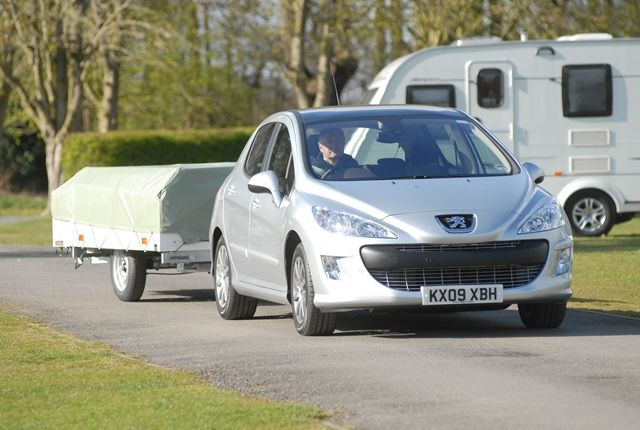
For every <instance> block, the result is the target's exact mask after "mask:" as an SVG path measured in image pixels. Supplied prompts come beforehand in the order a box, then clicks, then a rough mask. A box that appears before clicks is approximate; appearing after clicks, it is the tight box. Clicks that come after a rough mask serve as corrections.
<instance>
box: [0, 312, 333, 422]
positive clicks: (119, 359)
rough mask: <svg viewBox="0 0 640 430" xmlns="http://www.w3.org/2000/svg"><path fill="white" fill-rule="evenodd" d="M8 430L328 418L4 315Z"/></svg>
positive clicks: (2, 388)
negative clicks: (225, 388)
mask: <svg viewBox="0 0 640 430" xmlns="http://www.w3.org/2000/svg"><path fill="white" fill-rule="evenodd" d="M0 381H2V383H1V384H0V427H1V428H3V429H48V428H51V429H58V428H64V429H76V428H77V429H91V428H100V429H118V430H120V429H137V428H145V429H154V428H175V429H198V428H215V429H238V428H243V429H254V428H255V429H316V428H323V425H322V423H321V421H320V420H321V419H322V418H323V417H324V415H323V413H322V412H321V411H320V410H318V409H316V408H312V407H307V406H301V405H294V404H290V403H274V402H267V401H261V400H256V399H250V398H246V397H244V396H241V395H240V394H235V393H231V392H226V391H221V390H218V389H215V388H213V387H211V386H210V385H207V384H206V383H204V382H202V381H200V380H199V379H198V378H197V377H196V376H195V375H192V374H190V373H187V372H182V371H172V370H166V369H161V368H157V367H155V366H151V365H148V364H145V363H143V362H141V361H139V360H137V359H135V358H132V357H127V356H123V355H121V354H116V353H114V352H113V351H112V350H111V349H110V348H109V347H108V346H105V345H103V344H99V343H95V342H86V341H81V340H78V339H76V338H74V337H72V336H69V335H66V334H62V333H59V332H56V331H54V330H52V329H50V328H48V327H46V326H45V325H43V324H40V323H37V322H34V321H31V320H28V319H25V318H22V317H18V316H15V315H12V314H10V313H9V312H7V311H6V310H4V309H2V308H0Z"/></svg>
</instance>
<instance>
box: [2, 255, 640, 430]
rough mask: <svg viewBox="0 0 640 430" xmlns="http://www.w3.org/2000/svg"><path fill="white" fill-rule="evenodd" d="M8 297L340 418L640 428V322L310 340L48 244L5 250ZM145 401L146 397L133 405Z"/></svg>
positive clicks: (494, 326) (384, 423)
mask: <svg viewBox="0 0 640 430" xmlns="http://www.w3.org/2000/svg"><path fill="white" fill-rule="evenodd" d="M0 302H1V303H4V304H8V305H9V306H11V307H12V308H13V309H16V310H18V311H19V312H22V313H24V314H27V315H29V316H32V317H35V318H37V319H39V320H41V321H44V322H46V323H48V324H50V325H51V326H53V327H54V328H57V329H60V330H63V331H67V332H71V333H74V334H76V335H78V336H80V337H82V338H86V339H91V340H98V341H102V342H106V343H109V344H112V345H114V346H115V347H116V348H118V349H120V350H123V351H127V352H131V353H133V354H136V355H138V356H140V357H141V358H143V359H144V360H146V361H148V362H151V363H155V364H158V365H162V366H166V367H176V368H181V369H187V370H190V371H193V372H195V373H198V374H200V375H202V376H203V377H204V378H206V379H207V380H209V381H211V382H212V383H214V384H216V385H218V386H220V387H224V388H229V389H234V390H239V391H242V392H245V393H249V394H253V395H258V396H262V397H267V398H271V399H276V400H285V399H286V400H291V401H295V402H301V403H309V404H314V405H319V406H321V407H323V408H325V409H327V410H330V411H336V418H335V419H334V421H336V422H340V423H343V424H346V425H350V426H354V427H356V428H361V429H389V428H393V429H399V428H405V429H414V428H438V429H449V428H452V429H460V428H474V429H507V428H510V429H511V428H525V429H538V428H544V429H573V428H580V429H602V428H617V429H630V428H638V423H639V422H640V320H638V319H630V318H619V317H614V316H607V315H600V314H594V313H588V312H579V311H570V312H568V315H567V319H566V320H565V323H564V325H563V326H562V327H561V328H560V329H558V330H552V331H532V330H526V329H524V328H522V326H521V324H520V320H519V318H518V315H517V311H516V310H515V309H512V308H510V309H507V310H505V311H496V312H474V313H458V314H439V315H424V314H414V315H401V314H392V315H378V314H368V313H358V314H346V315H341V317H340V318H339V323H338V330H337V331H336V334H335V335H334V336H331V337H324V338H303V337H301V336H299V335H298V334H297V333H296V332H295V330H294V328H293V322H292V321H291V315H290V310H289V309H288V308H287V307H284V306H270V305H265V306H260V307H259V308H258V312H257V316H256V318H254V319H253V320H248V321H224V320H222V319H221V318H220V317H219V316H218V314H217V312H216V310H215V303H214V302H213V295H212V291H211V280H210V278H209V276H208V275H206V274H204V273H198V274H191V275H180V276H176V275H173V276H171V275H164V276H163V275H150V276H149V277H148V279H147V289H146V291H145V294H144V295H143V296H142V301H141V302H139V303H123V302H120V301H118V300H117V298H116V297H115V294H114V293H113V292H112V290H111V286H110V283H109V276H108V266H107V265H93V266H92V265H89V264H86V265H84V266H82V267H81V268H80V269H78V270H74V269H73V262H72V260H71V258H69V257H64V258H63V257H58V256H56V255H55V253H54V252H53V251H52V250H50V249H47V248H27V247H7V246H0ZM132 401H135V399H132Z"/></svg>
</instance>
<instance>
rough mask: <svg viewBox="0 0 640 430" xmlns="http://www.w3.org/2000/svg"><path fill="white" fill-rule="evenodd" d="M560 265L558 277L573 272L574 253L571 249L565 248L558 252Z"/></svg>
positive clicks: (558, 266)
mask: <svg viewBox="0 0 640 430" xmlns="http://www.w3.org/2000/svg"><path fill="white" fill-rule="evenodd" d="M557 253H558V260H557V261H558V263H557V266H556V276H558V275H564V274H565V273H569V272H570V271H571V261H572V252H571V247H567V248H563V249H560V250H558V251H557Z"/></svg>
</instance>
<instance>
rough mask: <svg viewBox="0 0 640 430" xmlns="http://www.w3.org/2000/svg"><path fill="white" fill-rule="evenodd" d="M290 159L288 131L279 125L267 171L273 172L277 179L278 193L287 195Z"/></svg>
mask: <svg viewBox="0 0 640 430" xmlns="http://www.w3.org/2000/svg"><path fill="white" fill-rule="evenodd" d="M290 158H291V138H290V136H289V131H288V130H287V127H286V126H285V125H284V124H281V126H280V130H279V131H278V135H277V136H276V140H275V143H274V145H273V150H272V151H271V157H270V158H269V165H268V169H269V170H273V171H274V172H275V174H276V176H277V177H278V184H279V186H280V192H281V193H282V194H287V193H288V192H289V191H290V190H289V189H287V186H286V184H287V180H286V178H287V168H288V166H289V159H290Z"/></svg>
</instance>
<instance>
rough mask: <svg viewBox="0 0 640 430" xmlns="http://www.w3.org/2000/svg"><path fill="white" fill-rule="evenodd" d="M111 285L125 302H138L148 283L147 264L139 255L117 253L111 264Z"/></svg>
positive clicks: (114, 254) (112, 257) (113, 256)
mask: <svg viewBox="0 0 640 430" xmlns="http://www.w3.org/2000/svg"><path fill="white" fill-rule="evenodd" d="M110 269H111V270H110V274H111V285H112V286H113V291H114V292H115V293H116V296H118V298H119V299H120V300H122V301H123V302H137V301H138V300H140V297H142V293H143V292H144V286H145V284H146V281H147V264H146V260H145V259H144V257H142V256H141V255H139V254H126V253H124V252H123V251H115V252H114V253H113V255H112V256H111V262H110Z"/></svg>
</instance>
